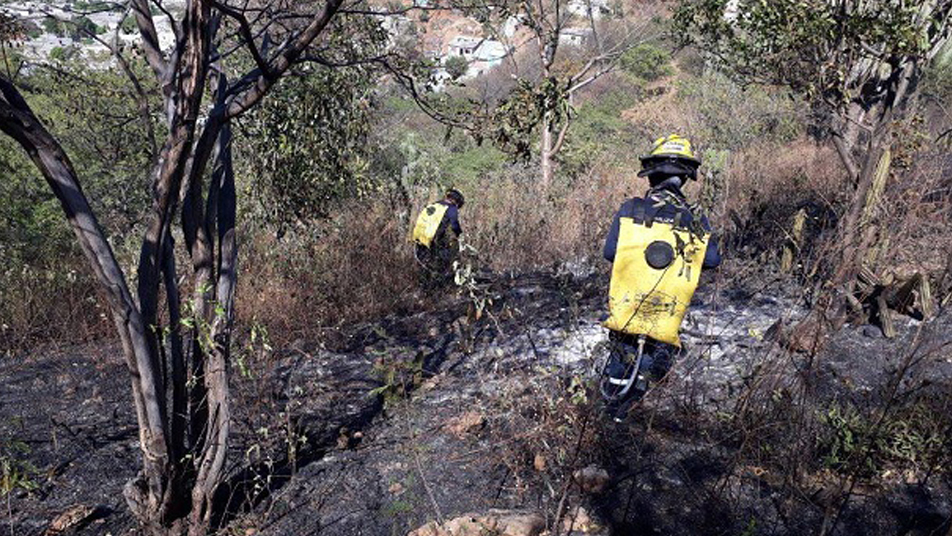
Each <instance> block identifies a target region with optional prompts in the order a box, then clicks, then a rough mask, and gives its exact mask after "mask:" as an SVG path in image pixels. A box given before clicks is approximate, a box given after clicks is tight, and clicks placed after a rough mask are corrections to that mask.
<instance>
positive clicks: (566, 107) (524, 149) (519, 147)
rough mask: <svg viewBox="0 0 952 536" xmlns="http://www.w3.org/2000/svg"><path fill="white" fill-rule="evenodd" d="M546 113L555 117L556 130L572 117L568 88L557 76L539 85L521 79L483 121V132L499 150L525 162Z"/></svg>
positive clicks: (552, 123) (553, 120) (552, 119)
mask: <svg viewBox="0 0 952 536" xmlns="http://www.w3.org/2000/svg"><path fill="white" fill-rule="evenodd" d="M546 112H550V113H551V114H552V117H551V121H550V124H551V125H553V126H555V125H559V124H561V123H563V122H564V121H565V120H567V119H568V118H569V117H571V116H572V114H573V112H574V110H573V109H572V106H571V104H569V99H568V87H567V86H566V84H565V83H564V82H563V81H561V80H559V79H558V78H556V77H554V76H553V77H550V78H546V79H545V80H543V81H542V82H540V83H539V84H536V85H533V84H532V83H530V82H529V81H528V80H525V79H520V80H519V85H518V86H517V87H516V89H514V90H513V91H512V93H510V94H509V96H508V97H507V98H506V99H505V100H504V101H503V102H502V103H501V104H500V105H499V106H497V107H496V109H495V110H493V111H492V113H490V114H488V115H487V116H486V117H485V118H484V119H483V124H482V126H481V132H482V135H483V136H485V137H486V138H488V139H490V140H491V141H492V142H493V144H495V145H496V146H497V147H498V148H499V149H500V150H502V151H504V152H506V153H508V154H510V155H511V156H512V157H513V158H514V159H517V160H523V161H526V160H528V159H529V157H530V156H531V154H532V147H533V143H534V141H535V138H534V136H533V135H534V133H535V132H536V131H537V129H538V128H539V127H540V126H541V125H542V122H543V118H544V117H545V114H546Z"/></svg>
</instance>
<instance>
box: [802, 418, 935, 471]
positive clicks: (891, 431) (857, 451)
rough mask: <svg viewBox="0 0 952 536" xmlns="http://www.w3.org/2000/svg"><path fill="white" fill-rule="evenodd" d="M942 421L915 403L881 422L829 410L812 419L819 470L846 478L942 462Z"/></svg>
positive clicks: (920, 468) (905, 469)
mask: <svg viewBox="0 0 952 536" xmlns="http://www.w3.org/2000/svg"><path fill="white" fill-rule="evenodd" d="M942 420H943V419H942V416H941V415H939V414H935V413H934V412H932V411H931V410H929V409H928V408H927V407H925V405H924V404H922V403H919V404H917V405H913V406H910V407H906V408H902V410H901V411H898V412H895V413H893V414H889V415H887V416H885V417H884V418H883V419H882V420H876V419H875V418H873V417H871V416H869V415H866V414H865V413H864V412H861V411H860V410H859V409H858V408H856V407H854V406H850V405H845V406H841V405H836V404H834V405H831V406H830V407H829V408H828V409H827V410H826V411H825V412H824V413H821V414H820V415H819V416H818V421H819V423H820V424H821V425H823V427H824V428H823V429H822V430H821V433H820V434H819V435H818V437H817V446H818V449H819V452H820V454H821V455H822V460H823V464H824V466H826V467H828V468H830V469H833V470H835V471H840V472H844V473H848V474H856V475H861V476H866V477H869V476H873V475H878V474H880V473H882V472H883V471H886V470H900V471H908V470H912V471H916V470H922V469H924V468H926V467H931V466H934V465H935V464H936V463H937V462H938V463H941V462H942V461H943V459H944V458H947V457H948V453H947V452H946V451H945V447H946V445H945V443H944V442H945V434H944V426H945V423H943V422H942Z"/></svg>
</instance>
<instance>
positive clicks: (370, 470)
mask: <svg viewBox="0 0 952 536" xmlns="http://www.w3.org/2000/svg"><path fill="white" fill-rule="evenodd" d="M606 288H607V282H606V281H605V280H604V279H603V278H599V277H594V276H593V277H585V278H574V277H572V276H570V275H566V276H552V275H531V276H520V277H516V278H511V279H507V278H499V279H497V280H495V281H494V282H493V283H492V284H490V285H488V288H487V289H486V291H485V292H486V294H485V296H487V297H490V298H491V299H492V303H491V304H487V307H486V310H485V311H484V312H483V313H482V314H480V315H478V316H479V318H478V319H477V318H476V316H477V315H475V314H473V307H472V303H471V301H470V300H467V299H464V298H462V297H459V296H447V297H446V298H444V299H442V300H433V299H423V298H420V297H419V296H417V297H415V298H413V299H414V300H415V302H416V304H417V307H416V310H417V311H419V312H416V313H412V314H402V315H394V316H391V317H387V318H384V319H381V320H379V321H375V322H371V323H367V324H364V325H358V326H352V327H350V328H346V329H340V330H333V331H329V332H328V334H327V335H326V336H325V337H324V338H323V340H322V341H319V342H311V341H297V342H295V343H294V344H292V345H291V347H290V348H286V349H280V350H277V351H275V352H273V353H268V354H266V355H265V354H256V353H253V352H252V353H246V352H236V353H240V355H241V356H242V357H241V366H237V363H236V366H234V368H233V374H232V378H233V380H232V390H233V394H234V397H233V400H234V405H235V414H236V423H235V424H236V426H235V432H234V434H233V437H232V444H231V446H230V457H229V463H230V472H229V474H230V479H229V482H228V484H227V485H226V486H224V488H223V489H222V491H221V494H220V497H219V499H220V501H221V504H222V505H227V508H226V509H225V510H227V512H228V514H227V515H226V516H225V517H223V518H221V519H218V520H216V523H217V524H219V525H220V526H227V530H228V531H229V532H226V533H227V534H232V533H235V534H244V535H247V536H251V535H253V534H261V535H271V536H285V535H287V536H291V535H305V534H327V535H364V534H366V535H381V536H383V535H393V534H406V533H408V532H410V531H412V530H414V529H417V528H419V527H421V526H422V525H424V524H426V523H428V522H431V521H447V520H451V519H454V518H459V517H460V516H464V515H469V514H471V513H474V514H480V515H482V514H487V513H488V515H495V514H493V513H495V512H505V513H506V514H505V515H510V514H519V515H522V514H525V515H533V516H536V517H537V518H538V519H540V520H541V521H542V524H543V525H544V526H545V528H546V530H548V531H550V533H553V532H561V533H563V534H564V533H568V532H573V531H574V532H575V533H579V534H583V533H587V534H711V535H715V534H750V535H754V534H778V535H779V534H782V535H786V534H791V535H792V534H803V533H810V534H814V533H817V534H819V533H820V531H821V530H823V528H824V527H827V529H826V530H832V532H828V533H829V534H871V535H878V534H882V535H904V534H909V535H913V534H916V535H919V534H921V535H926V534H943V535H944V534H946V531H948V530H950V529H949V518H950V515H952V505H950V500H952V493H950V481H949V471H948V468H945V467H940V468H939V469H936V468H935V467H932V466H928V468H927V465H928V464H927V463H926V461H924V460H923V461H922V462H921V467H920V468H919V470H914V469H915V468H914V469H909V468H908V464H905V465H903V466H902V469H900V468H899V466H898V465H897V466H896V468H893V467H892V466H876V467H875V468H873V469H870V470H871V471H874V472H873V473H872V474H864V475H865V477H864V478H861V479H848V478H845V477H844V476H843V474H845V473H844V472H843V471H840V472H839V473H838V472H837V469H842V468H843V467H844V465H843V464H842V463H841V464H839V465H838V464H837V463H836V462H835V461H833V462H831V461H830V460H829V455H830V450H829V448H827V449H826V450H824V451H822V452H821V451H817V450H816V445H817V444H818V443H821V442H822V441H821V439H822V437H821V436H823V432H822V431H818V430H813V429H807V428H809V427H802V426H798V425H797V423H801V422H813V420H810V419H806V420H804V419H802V418H801V420H797V417H796V415H797V414H798V412H799V413H800V414H803V413H810V414H813V413H816V412H829V411H831V409H830V408H833V407H837V408H839V407H847V406H848V407H855V408H859V411H860V412H861V414H862V412H863V411H868V412H869V415H875V414H876V413H875V412H876V411H877V410H878V409H877V408H882V407H885V405H891V403H888V404H887V402H886V401H887V399H889V397H890V393H896V392H901V393H908V396H910V397H911V396H917V397H925V398H926V399H933V400H939V399H940V398H942V396H941V395H942V394H943V393H944V394H945V396H946V398H945V399H947V398H948V397H947V394H948V393H949V392H952V389H950V388H952V359H950V353H949V351H948V348H949V344H950V343H952V315H949V314H947V313H944V314H942V315H940V316H939V317H938V318H936V319H934V320H932V321H930V322H925V323H924V322H919V321H916V320H914V319H910V318H905V317H903V318H897V327H898V329H899V336H898V337H896V338H895V339H891V340H887V339H885V338H883V337H882V335H881V333H880V332H879V330H878V328H875V327H873V326H868V325H867V326H847V327H845V328H844V329H843V330H841V331H840V332H839V333H837V334H836V335H835V336H834V337H833V339H832V340H831V341H830V344H828V345H827V347H826V348H825V350H824V351H823V352H822V353H821V354H820V355H818V356H815V357H813V358H810V357H809V356H805V355H798V354H790V353H787V352H784V351H782V350H781V349H780V348H779V346H778V344H777V343H776V341H775V340H774V339H775V337H773V334H774V332H776V331H777V327H775V325H776V324H777V322H778V320H780V321H781V323H780V325H781V326H783V325H789V324H790V323H791V322H794V321H796V320H797V319H798V318H800V317H801V316H802V315H803V314H804V310H803V307H802V303H801V300H799V299H798V298H797V297H796V296H795V295H793V294H792V293H790V292H787V291H785V288H784V285H783V284H782V283H780V282H775V284H770V285H767V286H766V287H764V288H763V289H762V290H759V291H757V292H744V291H739V290H737V289H717V288H716V285H708V286H706V287H702V289H701V290H700V291H699V292H698V294H697V296H696V299H695V303H694V305H693V307H692V310H691V312H690V313H689V316H688V317H687V319H686V321H685V324H684V329H683V330H682V333H683V336H684V339H685V343H686V348H687V349H688V352H687V354H686V355H685V356H683V357H682V358H681V359H680V360H679V361H677V362H676V363H675V364H674V366H673V367H672V369H671V372H670V373H669V374H668V376H667V377H666V378H665V379H664V380H663V381H662V382H661V383H659V384H658V385H656V386H654V387H653V389H652V390H651V391H650V392H649V394H648V395H647V396H646V397H645V398H644V399H643V400H642V401H640V402H639V403H638V405H636V406H635V408H633V410H632V413H631V415H630V417H629V419H628V420H627V421H626V422H624V423H621V424H616V423H613V422H611V421H609V420H608V419H606V418H604V416H603V415H602V413H601V411H600V408H599V406H598V403H597V395H595V394H594V392H593V390H592V387H591V385H590V381H588V380H589V377H590V370H591V368H592V362H593V357H595V356H598V355H602V354H603V353H604V352H605V351H606V349H607V333H606V331H605V330H604V329H603V328H601V327H600V325H599V322H598V321H599V317H600V315H601V314H602V311H603V308H604V300H605V298H604V295H605V289H606ZM771 328H773V329H771ZM910 356H912V358H911V359H909V358H910ZM897 371H900V372H902V375H901V381H898V382H897V381H894V380H896V379H897V378H899V374H898V373H897ZM127 374H128V373H127V371H126V369H125V366H124V365H123V364H122V361H121V353H120V350H119V349H118V348H116V347H112V346H103V345H87V346H81V347H72V348H68V349H65V350H58V351H48V352H42V353H39V354H38V355H30V356H23V357H22V358H20V359H8V360H6V361H4V362H3V363H0V381H2V385H3V387H2V389H0V438H3V441H4V442H5V443H6V444H8V445H16V446H17V448H16V449H13V452H14V455H15V456H16V458H17V460H18V461H19V462H24V463H27V464H29V465H30V466H32V468H31V469H28V470H26V471H27V472H28V474H29V478H30V482H31V484H34V485H32V486H29V487H33V488H34V489H30V490H27V489H24V488H22V487H21V488H17V489H15V490H14V491H13V492H12V493H11V494H10V496H9V498H10V501H9V508H7V507H6V506H5V507H4V513H3V514H2V516H0V517H2V518H3V519H4V522H3V528H4V530H9V531H10V532H11V533H12V534H16V535H21V534H22V535H33V534H36V535H40V534H54V533H56V534H60V533H62V534H69V533H76V534H95V535H106V534H112V535H115V536H118V535H120V534H135V533H136V529H135V523H134V520H133V519H132V518H131V516H130V514H129V512H128V509H127V507H126V505H125V503H124V499H123V497H122V487H123V485H124V484H125V482H126V481H128V480H129V479H130V478H132V477H133V476H134V474H135V472H136V470H137V465H138V460H139V449H138V434H137V430H136V427H135V417H134V413H133V410H132V408H131V401H130V393H129V385H128V383H129V381H128V376H127ZM933 394H934V396H933ZM904 396H905V395H904ZM946 409H947V408H946ZM937 411H938V410H937ZM788 414H789V415H791V416H788ZM801 417H802V415H801ZM870 418H872V417H870ZM791 423H792V424H791ZM945 435H946V436H948V435H949V434H948V433H946V434H945ZM824 437H825V436H824ZM837 437H838V436H837ZM841 443H842V442H841ZM841 443H836V445H840V446H842V445H841ZM751 445H754V447H751ZM801 446H802V448H800V447H801ZM798 451H802V452H804V453H808V454H809V455H808V456H805V457H803V458H797V457H796V456H794V454H796V453H797V452H798ZM834 453H835V452H834ZM820 454H823V455H824V456H826V457H825V458H824V459H823V460H821V459H817V457H818V456H819V455H820ZM843 463H849V460H847V461H846V462H843ZM23 467H26V466H25V465H24V466H23ZM844 490H848V492H849V493H847V494H844V493H843V492H844ZM844 497H848V499H849V500H848V501H844V500H843V498H844ZM499 515H503V514H499ZM57 530H58V531H59V532H57ZM435 530H436V529H434V531H435ZM419 534H423V533H422V532H421V533H419ZM426 534H434V535H437V534H443V533H440V532H426ZM527 534H528V533H527Z"/></svg>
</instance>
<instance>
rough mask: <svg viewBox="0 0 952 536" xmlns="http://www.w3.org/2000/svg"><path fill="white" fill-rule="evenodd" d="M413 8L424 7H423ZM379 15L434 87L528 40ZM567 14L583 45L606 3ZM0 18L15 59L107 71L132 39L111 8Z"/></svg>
mask: <svg viewBox="0 0 952 536" xmlns="http://www.w3.org/2000/svg"><path fill="white" fill-rule="evenodd" d="M415 1H418V2H421V0H415ZM162 5H163V8H164V10H166V11H167V12H168V13H171V14H173V15H176V14H180V13H182V11H183V10H184V8H185V0H165V1H164V2H163V3H162ZM420 5H421V7H425V4H423V3H422V2H421V3H420ZM380 10H381V15H380V17H379V18H380V19H381V20H380V22H381V25H382V27H383V28H384V29H385V30H386V31H387V33H388V34H389V41H390V46H397V44H398V43H402V44H403V45H405V46H406V45H409V46H414V47H418V49H419V50H420V51H422V53H423V54H424V55H425V56H426V57H428V58H430V59H432V60H434V63H435V64H436V65H438V66H439V67H437V69H436V72H435V73H434V75H435V78H436V80H438V81H440V85H442V83H443V82H445V81H447V80H450V79H452V80H466V79H471V78H475V77H478V76H480V75H483V74H485V73H487V72H489V71H490V70H492V69H494V68H495V67H497V66H499V65H500V64H502V63H503V61H504V60H505V59H506V58H508V57H511V56H513V55H514V54H515V53H516V52H518V51H519V50H520V49H521V48H522V47H524V46H525V45H526V44H527V43H528V42H530V41H531V40H532V39H534V35H533V34H532V32H531V31H530V30H529V29H528V28H527V27H526V26H525V25H524V24H523V20H522V19H521V17H520V16H519V15H514V16H511V17H509V18H508V19H507V20H505V22H504V23H503V24H502V25H501V27H499V28H494V29H493V31H491V32H490V31H488V30H487V29H486V28H485V26H484V25H483V24H481V23H480V22H479V21H477V20H475V19H473V18H471V17H468V16H466V15H464V14H463V13H461V12H458V11H453V10H445V11H444V10H432V9H429V10H427V9H421V10H412V9H411V10H405V9H389V11H388V8H386V7H381V8H380ZM567 11H568V13H569V15H570V16H569V18H568V21H569V23H570V24H568V25H566V27H564V28H562V30H561V32H560V35H559V44H560V46H581V45H583V44H585V42H586V40H587V39H589V38H590V37H591V35H592V29H591V23H592V22H593V21H595V20H598V19H600V18H602V17H603V16H606V15H608V14H610V13H611V10H610V8H609V6H608V0H571V1H570V2H569V3H568V4H567ZM0 12H3V13H5V14H7V15H10V16H14V17H16V18H17V19H19V20H20V21H21V22H22V23H23V24H24V28H25V32H24V36H23V42H22V45H21V47H20V53H21V54H23V56H24V57H25V58H27V59H28V60H32V61H50V60H76V61H83V62H86V63H87V65H89V66H90V67H95V66H96V65H97V64H99V65H106V64H109V63H111V62H112V61H113V59H112V52H111V50H110V47H111V46H112V45H113V43H114V42H115V41H116V40H118V41H119V44H120V45H124V44H132V43H134V42H136V41H137V40H138V38H139V35H138V29H137V27H136V24H135V19H134V16H133V15H132V14H131V13H129V11H128V10H127V9H125V8H124V6H122V5H120V4H117V3H114V2H104V1H96V0H89V1H84V0H50V1H45V2H43V1H22V0H14V1H3V0H0ZM393 13H399V14H393ZM154 14H155V17H154V21H155V25H156V30H157V32H158V36H159V43H160V45H161V47H162V48H163V49H168V48H169V47H171V46H173V43H174V36H173V32H172V27H171V24H170V22H169V20H168V17H167V16H165V14H163V13H160V12H158V10H156V13H154ZM117 29H118V32H117Z"/></svg>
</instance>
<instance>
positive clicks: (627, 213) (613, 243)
mask: <svg viewBox="0 0 952 536" xmlns="http://www.w3.org/2000/svg"><path fill="white" fill-rule="evenodd" d="M672 196H675V197H676V199H677V200H680V201H681V202H680V203H679V204H680V205H681V206H678V204H674V203H671V202H669V201H671V200H673V199H672ZM639 205H641V206H642V207H643V214H644V219H651V220H653V221H656V222H663V223H672V222H674V218H675V216H676V215H677V213H679V212H680V213H681V222H680V223H681V225H682V226H689V225H691V223H692V222H693V218H694V216H693V215H692V214H691V211H690V210H689V209H688V208H687V202H686V201H684V198H683V196H681V195H679V194H677V193H674V192H671V191H665V192H662V193H656V192H652V191H649V192H648V195H647V198H646V199H643V198H640V197H635V198H633V199H629V200H627V201H625V202H624V203H623V204H622V206H621V208H620V209H618V213H617V214H615V219H614V220H613V221H612V227H611V229H610V230H609V231H608V238H606V239H605V249H604V251H603V254H604V256H605V259H606V260H609V261H612V262H615V252H616V251H617V249H618V233H619V229H620V227H621V220H620V218H632V219H634V220H635V221H636V223H643V220H642V219H640V218H638V217H637V216H636V214H637V213H638V212H640V211H641V209H639V208H638V207H639ZM447 212H448V211H447ZM700 223H701V228H702V229H704V230H705V231H706V232H708V233H710V232H711V224H710V222H708V220H707V218H706V217H705V216H701V221H700ZM720 264H721V253H720V251H719V250H718V247H717V239H716V238H715V237H713V236H712V237H711V238H710V239H709V240H708V243H707V251H706V252H705V254H704V264H703V267H704V268H716V267H717V266H718V265H720Z"/></svg>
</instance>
